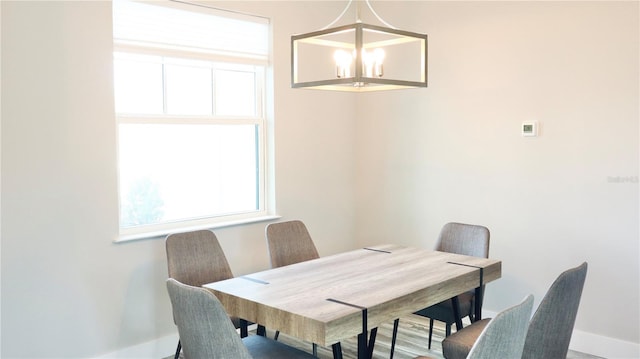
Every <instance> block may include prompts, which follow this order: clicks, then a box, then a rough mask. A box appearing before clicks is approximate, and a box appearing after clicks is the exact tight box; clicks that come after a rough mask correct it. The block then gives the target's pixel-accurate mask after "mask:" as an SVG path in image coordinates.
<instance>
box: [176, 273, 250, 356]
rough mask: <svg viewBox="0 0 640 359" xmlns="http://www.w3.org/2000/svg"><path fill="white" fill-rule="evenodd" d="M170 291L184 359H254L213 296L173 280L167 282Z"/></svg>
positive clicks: (200, 289)
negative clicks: (185, 358)
mask: <svg viewBox="0 0 640 359" xmlns="http://www.w3.org/2000/svg"><path fill="white" fill-rule="evenodd" d="M167 291H168V292H169V297H170V298H171V306H172V307H173V316H174V320H175V322H176V325H177V326H178V333H179V334H180V341H181V342H182V349H183V350H184V354H185V357H187V358H192V359H194V358H238V359H251V358H252V357H251V354H249V351H248V350H247V348H246V347H245V346H244V344H243V343H242V339H240V336H239V335H238V333H237V332H236V330H235V328H234V327H233V325H232V324H231V322H230V321H229V316H228V315H227V313H226V312H225V310H224V307H223V306H222V304H221V303H220V301H219V300H218V298H216V297H215V295H213V293H211V292H209V291H207V290H206V289H204V288H199V287H193V286H189V285H186V284H183V283H180V282H178V281H177V280H175V279H173V278H169V279H167Z"/></svg>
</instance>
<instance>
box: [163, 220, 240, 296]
mask: <svg viewBox="0 0 640 359" xmlns="http://www.w3.org/2000/svg"><path fill="white" fill-rule="evenodd" d="M165 246H166V250H167V266H168V268H169V278H174V279H176V280H178V281H179V282H181V283H184V284H187V285H190V286H194V287H200V286H202V285H203V284H206V283H211V282H217V281H220V280H224V279H229V278H233V273H232V272H231V267H230V266H229V262H228V261H227V258H226V257H225V255H224V252H223V251H222V247H220V243H218V238H217V237H216V235H215V234H214V233H213V232H212V231H209V230H201V231H193V232H185V233H174V234H170V235H169V236H167V239H166V242H165Z"/></svg>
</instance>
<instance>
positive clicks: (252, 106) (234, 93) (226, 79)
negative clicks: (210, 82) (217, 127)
mask: <svg viewBox="0 0 640 359" xmlns="http://www.w3.org/2000/svg"><path fill="white" fill-rule="evenodd" d="M255 82H256V81H255V74H254V73H253V72H244V71H230V70H217V71H216V78H215V83H216V115H219V116H255V115H256V85H255Z"/></svg>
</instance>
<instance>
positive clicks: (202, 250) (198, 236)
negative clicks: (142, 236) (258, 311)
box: [165, 230, 247, 359]
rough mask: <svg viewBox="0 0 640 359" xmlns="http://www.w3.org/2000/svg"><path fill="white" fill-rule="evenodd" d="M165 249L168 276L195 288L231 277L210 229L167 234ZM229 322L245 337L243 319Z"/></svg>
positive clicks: (216, 239)
mask: <svg viewBox="0 0 640 359" xmlns="http://www.w3.org/2000/svg"><path fill="white" fill-rule="evenodd" d="M165 248H166V251H167V267H168V269H169V278H173V279H175V280H177V281H179V282H181V283H184V284H187V285H190V286H194V287H200V286H202V285H203V284H207V283H212V282H217V281H220V280H224V279H229V278H233V273H232V272H231V267H230V266H229V262H228V261H227V258H226V256H225V255H224V252H223V251H222V247H220V243H219V242H218V238H217V237H216V235H215V233H213V232H212V231H209V230H200V231H192V232H184V233H174V234H170V235H169V236H167V239H166V241H165ZM174 320H175V318H174ZM231 321H232V322H233V324H234V325H235V327H236V328H240V330H241V336H243V337H244V336H247V323H246V322H245V321H241V320H240V319H238V318H235V317H233V318H231ZM181 346H182V345H181V342H180V341H178V346H177V348H176V355H175V358H176V359H177V358H178V357H179V355H180V349H181Z"/></svg>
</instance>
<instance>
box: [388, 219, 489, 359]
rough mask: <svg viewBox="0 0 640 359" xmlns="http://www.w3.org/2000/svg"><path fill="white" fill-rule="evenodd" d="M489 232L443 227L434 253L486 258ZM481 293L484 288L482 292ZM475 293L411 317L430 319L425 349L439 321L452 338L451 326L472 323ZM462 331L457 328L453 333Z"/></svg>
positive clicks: (460, 225) (395, 328) (458, 225)
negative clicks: (468, 320)
mask: <svg viewBox="0 0 640 359" xmlns="http://www.w3.org/2000/svg"><path fill="white" fill-rule="evenodd" d="M489 237H490V234H489V229H487V228H486V227H483V226H478V225H472V224H464V223H455V222H451V223H447V224H445V225H444V226H443V227H442V230H441V231H440V235H439V236H438V240H437V242H436V246H435V250H436V251H440V252H448V253H456V254H464V255H468V256H474V257H483V258H488V257H489ZM483 289H484V288H483ZM474 300H475V291H469V292H465V293H462V294H460V295H458V296H456V297H454V298H451V299H448V300H445V301H443V302H440V303H438V304H435V305H432V306H430V307H428V308H424V309H421V310H419V311H417V312H415V313H414V314H417V315H420V316H423V317H427V318H429V343H428V348H429V349H431V338H432V336H433V321H434V320H438V321H441V322H444V323H445V337H446V336H449V335H450V334H451V325H452V324H453V323H456V321H459V320H460V319H462V318H464V317H469V318H470V319H471V321H472V322H473V321H474V320H475V318H474V317H473V312H474V310H473V309H474V305H475V303H474ZM456 301H457V302H458V309H459V314H458V317H456V315H455V311H454V306H455V302H456ZM398 322H399V320H396V321H395V322H394V325H393V334H392V338H391V358H393V351H394V348H395V342H396V336H397V331H398ZM460 329H461V327H458V326H457V325H456V330H460Z"/></svg>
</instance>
